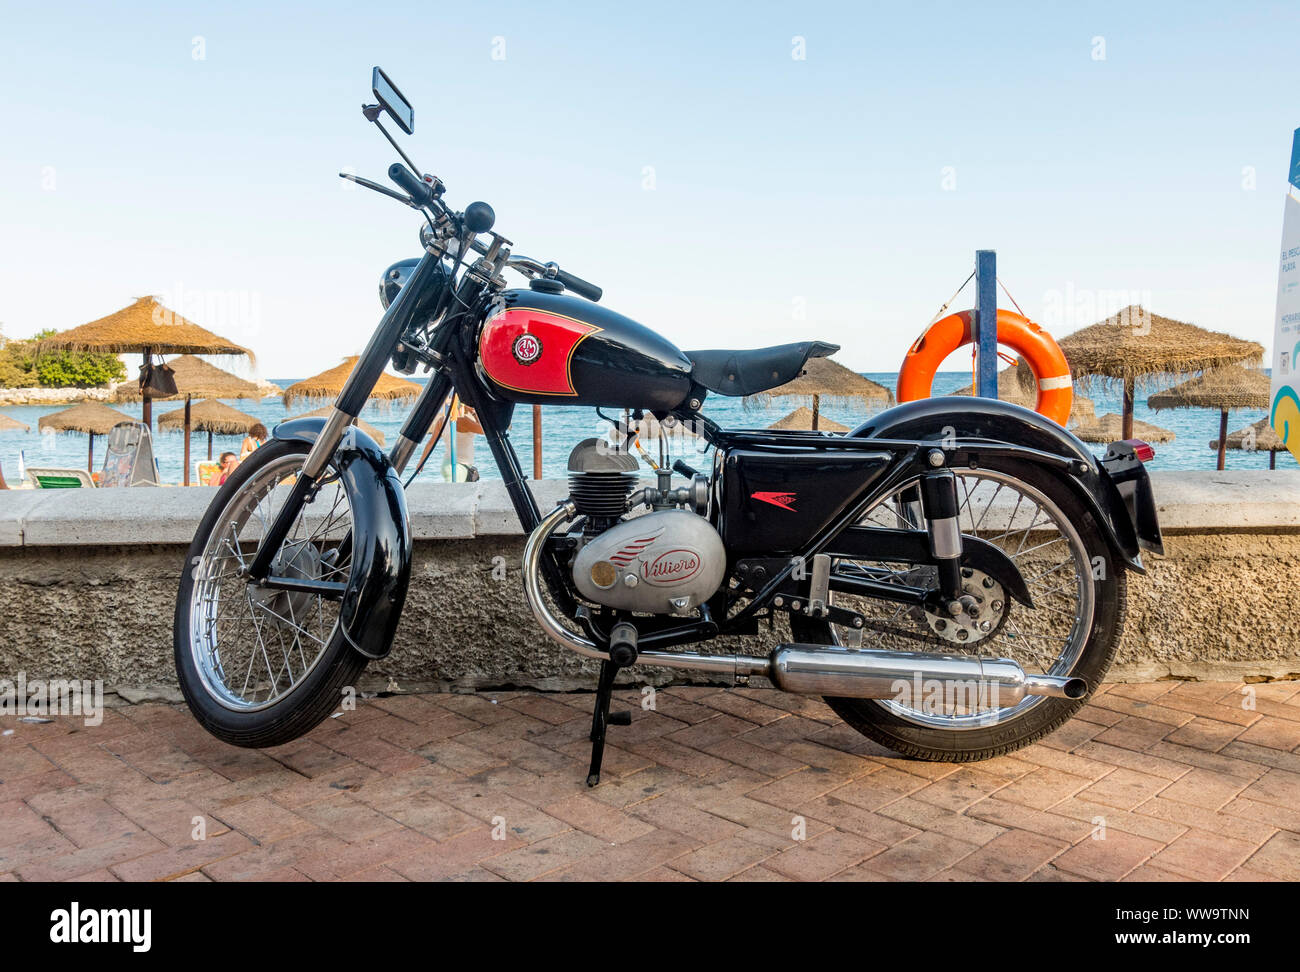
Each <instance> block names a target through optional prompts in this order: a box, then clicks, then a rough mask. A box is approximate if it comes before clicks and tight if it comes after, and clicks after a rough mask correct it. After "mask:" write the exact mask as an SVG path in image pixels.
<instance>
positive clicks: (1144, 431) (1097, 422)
mask: <svg viewBox="0 0 1300 972" xmlns="http://www.w3.org/2000/svg"><path fill="white" fill-rule="evenodd" d="M1129 420H1130V421H1131V422H1132V423H1133V426H1132V428H1131V429H1130V430H1129V434H1128V435H1127V436H1126V435H1124V434H1123V431H1124V419H1123V417H1121V416H1119V415H1116V414H1115V413H1114V412H1107V413H1106V414H1105V415H1103V416H1102V417H1101V418H1099V419H1093V420H1092V421H1091V422H1086V423H1084V424H1083V425H1080V426H1079V427H1078V428H1076V429H1075V430H1074V434H1075V435H1077V436H1078V437H1079V438H1080V439H1082V440H1083V441H1084V442H1108V443H1109V442H1114V441H1115V440H1116V439H1124V438H1128V439H1131V438H1133V437H1134V436H1135V435H1136V436H1137V438H1139V439H1141V440H1142V441H1143V442H1173V441H1174V434H1173V433H1172V432H1170V431H1169V430H1168V429H1162V428H1160V426H1158V425H1152V424H1151V423H1150V422H1140V421H1137V420H1136V419H1133V418H1132V417H1130V419H1129Z"/></svg>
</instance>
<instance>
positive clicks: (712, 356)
mask: <svg viewBox="0 0 1300 972" xmlns="http://www.w3.org/2000/svg"><path fill="white" fill-rule="evenodd" d="M839 349H840V346H839V345H838V344H827V343H826V342H825V341H800V342H798V343H797V344H779V345H777V346H776V347H773V348H755V349H754V350H753V351H687V352H686V357H688V358H690V359H691V363H692V364H693V365H694V366H695V367H694V368H692V369H691V378H692V379H694V380H695V381H696V382H697V383H698V384H700V385H703V386H704V387H705V388H707V389H708V390H709V391H711V392H717V393H718V394H719V395H731V396H735V397H739V396H742V395H757V394H758V393H759V392H764V391H767V390H768V389H769V388H776V387H778V386H780V385H784V384H786V382H790V381H793V380H794V379H796V378H798V377H799V375H800V374H801V373H802V372H803V366H804V365H805V364H807V362H808V359H809V358H828V357H830V356H831V355H832V354H834V353H835V352H836V351H838V350H839Z"/></svg>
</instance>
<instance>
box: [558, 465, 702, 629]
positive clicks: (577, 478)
mask: <svg viewBox="0 0 1300 972" xmlns="http://www.w3.org/2000/svg"><path fill="white" fill-rule="evenodd" d="M636 469H637V461H636V459H635V458H633V457H632V456H630V455H628V454H627V453H626V452H623V451H621V450H619V449H618V448H617V447H615V446H611V445H609V444H608V443H604V442H602V441H601V440H599V439H586V440H584V441H583V442H580V443H579V444H578V445H577V447H575V448H574V450H573V452H572V454H571V455H570V456H569V499H570V500H571V501H572V502H573V504H574V506H575V507H576V508H577V511H578V513H580V514H582V515H583V516H584V517H585V518H586V520H585V523H584V528H583V545H582V547H581V549H580V550H579V551H578V554H577V556H576V557H575V558H574V561H573V580H574V584H575V585H576V586H577V588H578V590H579V591H580V592H581V594H582V596H583V597H585V598H587V599H589V600H591V601H594V602H596V603H597V604H603V605H605V606H607V607H612V608H618V609H621V610H625V611H636V612H639V613H643V614H680V613H684V612H686V611H690V610H691V609H692V608H696V607H699V606H700V605H701V604H703V603H704V602H705V601H707V600H708V599H709V598H710V597H712V596H713V594H714V593H715V592H716V591H717V590H718V588H719V587H720V586H721V585H722V579H723V575H724V574H725V573H726V568H727V555H726V549H725V548H724V547H723V544H722V537H720V536H719V535H718V531H717V530H715V529H714V528H713V525H712V524H711V523H709V521H708V520H707V519H705V518H704V517H703V516H701V515H699V512H696V511H702V509H703V508H704V499H705V497H707V480H706V479H705V478H704V477H703V476H699V477H697V478H696V480H695V482H693V483H692V485H691V486H688V487H682V488H680V489H668V488H667V477H666V476H664V477H661V480H660V487H659V488H658V489H655V488H654V487H647V488H646V490H645V491H644V495H645V499H646V501H647V502H649V503H651V505H653V506H654V507H655V509H654V510H653V511H652V512H650V513H646V514H644V515H642V516H634V517H632V518H630V519H623V518H622V517H623V514H624V513H625V512H626V510H627V508H628V503H629V497H631V495H632V491H633V489H635V488H636V482H637V476H636ZM679 506H686V507H688V509H679V508H677V507H679Z"/></svg>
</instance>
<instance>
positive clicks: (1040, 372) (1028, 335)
mask: <svg viewBox="0 0 1300 972" xmlns="http://www.w3.org/2000/svg"><path fill="white" fill-rule="evenodd" d="M974 318H975V314H974V312H973V311H968V310H967V311H960V312H958V313H956V314H949V315H948V316H947V317H945V318H943V319H942V320H938V321H935V322H934V323H933V324H931V325H930V326H929V327H928V328H926V329H925V333H924V334H922V335H921V336H920V337H919V338H917V339H916V343H915V344H913V345H912V347H911V349H910V350H908V352H907V357H906V358H905V359H904V360H903V367H902V368H901V369H900V370H899V372H898V393H897V396H898V400H899V401H900V402H914V401H916V400H917V399H921V398H929V397H930V386H931V385H932V384H933V382H934V373H935V372H936V371H938V370H939V366H940V365H941V364H943V360H944V359H945V358H946V357H948V355H950V354H952V353H953V352H954V351H956V350H957V349H958V348H960V347H961V346H962V345H963V344H970V343H971V342H973V341H974V340H975V336H974V334H972V332H971V322H972V321H973V320H974ZM998 344H1005V345H1006V346H1007V347H1009V348H1011V349H1013V350H1014V351H1016V353H1018V354H1019V355H1020V356H1021V357H1023V358H1024V359H1025V361H1026V362H1028V364H1029V370H1030V371H1032V372H1033V373H1034V379H1035V384H1036V387H1037V388H1038V398H1037V400H1036V401H1035V402H1034V411H1036V412H1037V413H1038V414H1039V415H1044V416H1046V417H1047V418H1049V419H1051V420H1052V421H1053V422H1055V423H1056V424H1057V425H1061V426H1064V425H1065V423H1066V422H1067V421H1069V418H1070V405H1071V404H1072V403H1073V401H1074V383H1073V382H1072V381H1071V380H1070V365H1069V363H1068V362H1067V361H1066V360H1065V355H1064V354H1063V353H1061V349H1060V347H1058V346H1057V343H1056V342H1055V341H1054V340H1053V339H1052V335H1050V334H1048V333H1047V332H1046V331H1045V330H1043V329H1042V328H1041V327H1039V326H1038V325H1037V324H1035V323H1034V322H1033V321H1031V320H1029V319H1028V318H1026V317H1021V316H1020V315H1019V314H1017V313H1015V312H1014V311H1007V310H999V311H998Z"/></svg>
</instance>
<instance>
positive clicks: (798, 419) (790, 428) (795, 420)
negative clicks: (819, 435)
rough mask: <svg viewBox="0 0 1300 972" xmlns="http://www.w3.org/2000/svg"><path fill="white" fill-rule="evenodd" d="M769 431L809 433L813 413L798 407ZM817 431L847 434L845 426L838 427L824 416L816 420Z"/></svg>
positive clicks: (838, 425)
mask: <svg viewBox="0 0 1300 972" xmlns="http://www.w3.org/2000/svg"><path fill="white" fill-rule="evenodd" d="M768 428H769V429H780V430H782V431H785V432H796V431H803V432H807V431H811V430H812V429H813V411H812V409H811V408H809V407H808V406H807V405H800V406H799V407H798V408H796V409H795V410H794V411H793V412H791V413H790V414H789V415H786V416H785V417H783V418H780V419H777V420H776V421H775V422H773V423H772V424H771V425H769V426H768ZM817 430H818V431H821V432H847V431H848V430H849V427H848V426H847V425H840V423H839V422H836V421H835V420H834V419H828V418H827V417H826V416H825V415H822V416H819V417H818V419H817Z"/></svg>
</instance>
